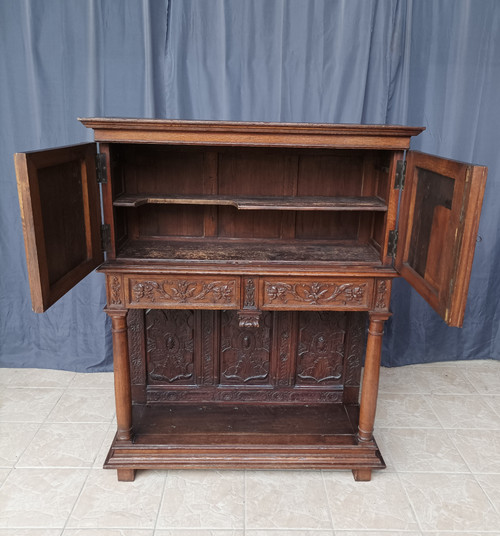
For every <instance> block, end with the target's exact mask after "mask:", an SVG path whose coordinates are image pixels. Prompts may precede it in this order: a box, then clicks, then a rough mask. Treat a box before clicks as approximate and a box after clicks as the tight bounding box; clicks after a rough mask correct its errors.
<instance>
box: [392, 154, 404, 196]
mask: <svg viewBox="0 0 500 536" xmlns="http://www.w3.org/2000/svg"><path fill="white" fill-rule="evenodd" d="M405 178H406V160H398V161H397V162H396V179H395V181H394V188H397V189H398V190H401V191H402V190H404V187H405Z"/></svg>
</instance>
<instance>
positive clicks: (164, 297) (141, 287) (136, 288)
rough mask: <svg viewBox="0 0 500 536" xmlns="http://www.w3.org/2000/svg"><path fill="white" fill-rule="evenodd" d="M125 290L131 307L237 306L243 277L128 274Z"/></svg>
mask: <svg viewBox="0 0 500 536" xmlns="http://www.w3.org/2000/svg"><path fill="white" fill-rule="evenodd" d="M125 293H126V296H125V301H126V307H130V308H144V307H147V308H153V309H161V308H164V307H165V308H171V309H196V308H203V309H238V308H239V307H240V278H239V277H203V276H187V275H179V276H176V275H165V277H161V276H151V277H148V276H142V275H138V276H135V275H130V276H126V277H125Z"/></svg>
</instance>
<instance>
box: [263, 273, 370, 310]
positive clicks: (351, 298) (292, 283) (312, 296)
mask: <svg viewBox="0 0 500 536" xmlns="http://www.w3.org/2000/svg"><path fill="white" fill-rule="evenodd" d="M373 284H374V280H373V279H370V278H365V279H360V278H299V279H297V278H285V277H282V278H279V279H278V278H272V279H271V278H263V279H262V280H261V308H262V309H282V310H284V309H291V310H292V309H293V310H299V309H306V310H312V309H314V310H318V309H323V310H351V309H352V310H368V309H370V308H371V304H372V296H373Z"/></svg>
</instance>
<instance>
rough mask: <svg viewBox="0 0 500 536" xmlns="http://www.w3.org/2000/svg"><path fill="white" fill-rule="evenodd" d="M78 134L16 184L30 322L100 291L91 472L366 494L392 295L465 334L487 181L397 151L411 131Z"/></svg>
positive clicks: (239, 129) (340, 128)
mask: <svg viewBox="0 0 500 536" xmlns="http://www.w3.org/2000/svg"><path fill="white" fill-rule="evenodd" d="M81 121H82V122H83V124H84V125H85V126H87V127H90V128H92V129H94V133H95V141H96V142H98V144H99V146H98V147H97V144H95V143H88V144H83V145H77V146H73V147H65V148H58V149H52V150H47V151H39V152H32V153H20V154H17V155H16V171H17V176H18V184H19V193H20V202H21V211H22V217H23V226H24V233H25V243H26V253H27V262H28V271H29V276H30V284H31V292H32V302H33V308H34V310H35V311H37V312H42V311H44V310H46V309H47V308H48V307H49V306H50V305H51V304H53V303H54V302H55V301H56V300H57V299H58V298H60V297H61V296H62V295H63V294H64V293H65V292H67V291H68V290H69V289H70V288H72V287H73V286H74V285H75V284H76V283H77V282H78V281H79V280H80V279H81V278H83V277H84V276H85V275H86V274H88V273H89V272H90V271H92V270H94V269H95V268H97V267H99V268H98V269H99V270H100V271H101V272H103V273H104V275H105V278H106V288H107V307H106V312H107V313H108V314H109V316H110V317H111V319H112V333H113V348H114V374H115V393H116V415H117V433H116V437H115V439H114V441H113V444H112V446H111V449H110V451H109V455H108V458H107V460H106V463H105V467H106V468H114V469H117V470H118V478H119V479H120V480H132V479H133V478H134V474H135V470H136V469H143V468H146V469H147V468H207V467H214V468H244V467H245V468H285V469H286V468H331V469H334V468H343V469H352V470H353V473H354V477H355V478H356V479H357V480H369V479H370V478H371V472H372V470H373V469H380V468H383V467H384V462H383V459H382V457H381V455H380V452H379V450H378V448H377V445H376V443H375V441H374V438H373V435H372V432H373V425H374V418H375V408H376V400H377V390H378V375H379V365H380V351H381V344H382V334H383V326H384V321H385V320H386V319H387V318H388V317H389V316H390V312H389V302H390V295H391V283H392V281H393V278H394V277H398V276H400V275H401V276H403V277H405V278H406V279H407V280H408V281H409V282H410V283H411V284H412V285H413V286H414V287H415V288H416V289H417V291H418V292H420V294H422V296H423V297H424V298H425V299H426V300H427V301H428V302H429V303H430V305H431V306H432V307H434V308H435V309H436V311H437V312H438V313H439V314H440V315H441V316H442V317H443V319H444V321H445V322H446V323H448V324H449V325H452V326H460V325H461V323H462V320H463V314H464V308H465V301H466V296H467V288H468V282H469V276H470V270H471V266H472V258H473V254H474V244H475V239H476V234H477V227H478V222H479V213H480V207H481V202H482V196H483V191H484V185H485V180H486V168H484V167H482V166H472V165H468V164H463V163H459V162H455V161H450V160H445V159H442V158H438V157H435V156H430V155H426V154H422V153H417V152H412V151H408V149H409V146H410V139H411V136H414V135H417V134H419V133H420V132H421V131H422V130H423V129H422V128H413V127H402V126H375V125H325V124H317V125H315V124H269V123H234V122H193V121H165V120H134V119H82V120H81ZM403 179H405V184H404V189H403ZM100 199H102V206H101V205H100ZM398 207H399V219H398V218H397V215H398ZM101 214H102V220H101ZM396 242H397V248H396ZM104 257H105V258H104ZM363 360H364V366H365V368H364V376H363V381H362V385H361V386H360V377H361V367H362V364H363Z"/></svg>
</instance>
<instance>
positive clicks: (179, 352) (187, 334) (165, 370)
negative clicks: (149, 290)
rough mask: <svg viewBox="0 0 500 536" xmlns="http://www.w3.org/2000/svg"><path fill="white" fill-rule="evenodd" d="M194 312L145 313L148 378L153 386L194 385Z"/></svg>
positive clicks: (157, 311) (161, 311)
mask: <svg viewBox="0 0 500 536" xmlns="http://www.w3.org/2000/svg"><path fill="white" fill-rule="evenodd" d="M193 316H194V315H193V311H168V310H149V311H147V312H146V333H147V343H146V344H147V356H148V376H149V379H150V380H152V381H153V382H168V383H174V382H175V383H193V382H194V359H195V358H194V333H193V326H194V318H193Z"/></svg>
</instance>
